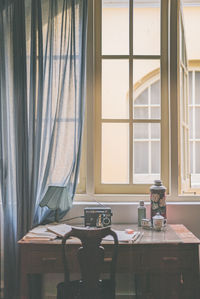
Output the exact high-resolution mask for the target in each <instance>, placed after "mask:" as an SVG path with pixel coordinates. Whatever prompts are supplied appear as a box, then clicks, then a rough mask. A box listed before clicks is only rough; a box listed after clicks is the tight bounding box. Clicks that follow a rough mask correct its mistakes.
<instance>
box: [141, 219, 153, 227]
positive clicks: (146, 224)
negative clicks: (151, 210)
mask: <svg viewBox="0 0 200 299" xmlns="http://www.w3.org/2000/svg"><path fill="white" fill-rule="evenodd" d="M141 226H142V228H145V229H151V220H150V219H147V218H146V219H142V220H141Z"/></svg>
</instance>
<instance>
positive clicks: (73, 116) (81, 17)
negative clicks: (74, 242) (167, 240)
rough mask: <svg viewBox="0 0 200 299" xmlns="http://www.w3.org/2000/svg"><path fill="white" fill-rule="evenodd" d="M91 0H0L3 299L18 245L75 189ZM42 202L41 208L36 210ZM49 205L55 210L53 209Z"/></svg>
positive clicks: (13, 281) (13, 288) (11, 285)
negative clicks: (88, 11) (89, 0)
mask: <svg viewBox="0 0 200 299" xmlns="http://www.w3.org/2000/svg"><path fill="white" fill-rule="evenodd" d="M86 27H87V0H84V1H83V0H13V1H11V0H10V1H6V0H1V1H0V166H1V167H0V190H1V194H0V195H1V201H2V206H3V216H4V287H5V298H6V299H12V298H17V294H18V291H19V290H18V282H19V275H18V274H19V267H18V247H17V241H18V240H19V239H20V238H21V237H22V236H23V235H24V234H25V233H26V232H27V231H28V230H29V229H30V228H31V227H32V226H33V225H37V224H39V223H41V222H44V221H51V220H54V217H55V210H56V211H57V216H58V218H59V219H60V218H61V217H63V215H64V214H65V213H66V212H67V211H68V210H69V208H70V207H71V205H72V201H73V196H74V193H75V190H76V184H77V177H78V169H79V161H80V151H81V138H82V127H83V116H84V98H85V57H86ZM42 199H43V206H44V205H46V206H45V207H40V206H39V204H40V202H41V200H42ZM48 206H49V207H51V209H53V210H51V209H49V208H48Z"/></svg>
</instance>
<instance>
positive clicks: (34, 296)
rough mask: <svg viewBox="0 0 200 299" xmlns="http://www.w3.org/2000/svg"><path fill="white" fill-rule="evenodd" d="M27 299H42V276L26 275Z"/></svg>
mask: <svg viewBox="0 0 200 299" xmlns="http://www.w3.org/2000/svg"><path fill="white" fill-rule="evenodd" d="M28 289H29V299H42V274H31V275H30V274H29V275H28Z"/></svg>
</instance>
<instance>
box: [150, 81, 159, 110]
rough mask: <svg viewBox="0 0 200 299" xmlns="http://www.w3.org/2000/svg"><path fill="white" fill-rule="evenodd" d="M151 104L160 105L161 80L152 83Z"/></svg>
mask: <svg viewBox="0 0 200 299" xmlns="http://www.w3.org/2000/svg"><path fill="white" fill-rule="evenodd" d="M151 104H158V105H160V80H159V81H157V82H155V83H153V84H151Z"/></svg>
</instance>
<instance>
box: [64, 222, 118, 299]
mask: <svg viewBox="0 0 200 299" xmlns="http://www.w3.org/2000/svg"><path fill="white" fill-rule="evenodd" d="M108 235H111V236H112V237H113V239H114V245H113V246H112V249H113V250H112V256H111V259H110V273H109V274H110V278H109V279H110V284H111V285H112V287H115V268H116V259H117V247H118V238H117V235H116V233H115V232H114V231H113V230H112V229H111V228H110V227H105V228H77V227H72V229H71V231H70V232H68V233H67V234H66V235H65V236H64V237H63V240H62V244H63V262H64V271H65V284H66V285H68V284H70V275H69V267H68V260H67V254H66V246H67V244H66V241H67V240H68V239H69V238H70V237H76V238H78V239H80V241H81V247H80V248H79V249H78V252H77V255H78V261H79V265H80V272H81V273H80V274H81V286H82V290H83V292H84V294H85V295H84V298H95V299H96V298H99V295H98V293H99V287H100V276H101V273H102V270H103V264H104V256H105V254H104V251H105V249H104V247H103V246H102V245H101V241H102V239H103V238H104V237H106V236H108ZM91 294H92V295H91Z"/></svg>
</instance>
